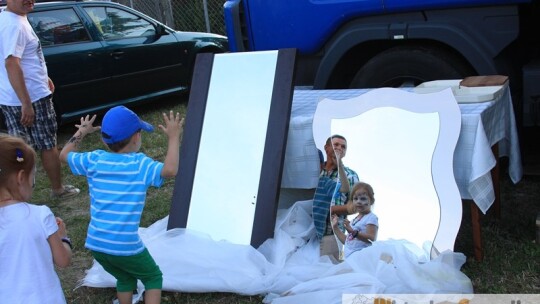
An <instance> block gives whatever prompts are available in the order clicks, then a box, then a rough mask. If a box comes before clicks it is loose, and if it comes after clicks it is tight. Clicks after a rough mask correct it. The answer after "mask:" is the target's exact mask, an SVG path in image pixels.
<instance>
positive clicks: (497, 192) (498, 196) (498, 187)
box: [491, 143, 501, 219]
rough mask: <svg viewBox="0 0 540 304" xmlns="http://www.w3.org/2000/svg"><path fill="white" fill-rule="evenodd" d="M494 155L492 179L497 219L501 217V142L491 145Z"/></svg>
mask: <svg viewBox="0 0 540 304" xmlns="http://www.w3.org/2000/svg"><path fill="white" fill-rule="evenodd" d="M491 151H492V152H493V156H495V160H496V162H495V167H493V169H491V180H492V181H493V191H494V192H495V201H494V202H493V211H494V212H495V217H496V218H497V219H500V218H501V182H500V180H499V174H500V165H499V144H498V143H496V144H494V145H493V147H491Z"/></svg>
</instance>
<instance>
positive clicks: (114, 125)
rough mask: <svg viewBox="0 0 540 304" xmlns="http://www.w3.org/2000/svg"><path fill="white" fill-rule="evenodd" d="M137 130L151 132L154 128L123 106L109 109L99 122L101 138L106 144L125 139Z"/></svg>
mask: <svg viewBox="0 0 540 304" xmlns="http://www.w3.org/2000/svg"><path fill="white" fill-rule="evenodd" d="M139 130H144V131H147V132H152V131H154V127H153V126H152V125H151V124H149V123H147V122H146V121H144V120H141V119H140V118H139V116H137V114H135V113H134V112H133V111H131V110H130V109H128V108H126V107H124V106H118V107H114V108H112V109H110V110H109V111H107V113H105V116H104V117H103V120H102V121H101V137H102V138H103V141H104V142H105V143H107V144H114V143H117V142H120V141H122V140H124V139H127V138H129V137H130V136H132V135H133V134H135V132H137V131H139Z"/></svg>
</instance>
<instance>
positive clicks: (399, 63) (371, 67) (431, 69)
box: [350, 46, 474, 88]
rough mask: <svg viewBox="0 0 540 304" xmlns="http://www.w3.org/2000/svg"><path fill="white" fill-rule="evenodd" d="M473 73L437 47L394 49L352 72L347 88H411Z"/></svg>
mask: <svg viewBox="0 0 540 304" xmlns="http://www.w3.org/2000/svg"><path fill="white" fill-rule="evenodd" d="M473 74H474V72H473V71H472V69H471V68H470V67H469V66H468V64H467V63H464V62H463V60H460V59H459V58H458V57H457V56H455V55H453V54H451V53H449V52H448V51H445V50H442V49H440V48H425V47H411V46H407V47H395V48H392V49H389V50H386V51H384V52H382V53H380V54H378V55H376V56H375V57H373V58H372V59H370V60H369V61H368V62H367V63H366V64H365V65H364V66H363V67H362V68H361V69H360V70H359V71H358V72H357V73H356V75H355V76H354V78H353V80H352V81H351V84H350V88H380V87H414V86H417V85H418V84H420V83H422V82H425V81H431V80H440V79H462V78H464V77H466V76H470V75H473Z"/></svg>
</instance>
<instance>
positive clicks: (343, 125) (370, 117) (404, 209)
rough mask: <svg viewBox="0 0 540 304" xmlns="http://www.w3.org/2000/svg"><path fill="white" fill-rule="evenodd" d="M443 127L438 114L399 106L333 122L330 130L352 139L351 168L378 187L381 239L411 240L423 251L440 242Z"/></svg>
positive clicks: (375, 208)
mask: <svg viewBox="0 0 540 304" xmlns="http://www.w3.org/2000/svg"><path fill="white" fill-rule="evenodd" d="M438 126H439V119H438V115H437V114H436V113H412V112H408V111H404V110H401V109H396V108H378V109H373V110H370V111H368V112H366V113H363V114H362V115H359V116H356V117H353V118H349V119H335V120H333V121H332V127H331V132H332V133H333V134H345V135H346V137H347V139H348V145H349V157H348V158H347V165H349V166H350V167H351V168H357V169H356V170H357V171H358V174H359V177H360V180H362V181H364V182H367V183H369V184H370V185H371V186H372V187H373V188H374V189H375V190H374V192H375V197H376V201H375V204H374V205H373V207H372V211H373V212H375V213H376V214H377V215H378V216H379V231H378V240H386V239H407V240H409V241H411V242H413V243H415V244H417V245H419V246H420V247H421V246H422V245H423V243H424V242H425V241H429V240H430V241H433V240H434V239H435V235H436V232H437V228H438V225H439V216H440V208H439V199H438V197H437V193H436V191H435V188H434V185H433V182H432V179H431V160H432V155H433V152H434V150H435V145H436V143H437V137H438V133H439V127H438ZM354 217H356V215H351V216H349V220H350V221H352V220H353V218H354Z"/></svg>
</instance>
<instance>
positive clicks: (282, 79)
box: [168, 49, 295, 247]
mask: <svg viewBox="0 0 540 304" xmlns="http://www.w3.org/2000/svg"><path fill="white" fill-rule="evenodd" d="M294 58H295V50H292V49H287V50H280V51H266V52H249V53H234V54H233V53H229V54H218V55H213V54H201V55H199V56H198V58H197V62H196V68H195V71H194V77H193V85H192V89H191V95H190V99H189V104H188V112H187V118H186V125H185V128H184V129H185V132H184V136H183V140H182V146H181V151H180V166H179V171H178V176H177V178H176V183H175V189H174V193H173V201H172V206H171V211H170V216H169V224H168V228H169V229H172V228H177V227H180V228H188V229H191V230H194V231H199V232H203V233H206V234H208V235H209V236H210V237H211V238H212V239H214V240H216V241H220V240H226V241H229V242H231V243H235V244H248V245H249V244H251V245H253V246H255V247H257V246H258V245H260V244H261V243H262V242H264V241H265V240H266V239H268V238H270V237H272V236H273V229H274V224H275V218H276V211H277V203H278V195H279V185H280V182H281V172H282V167H283V157H284V153H285V144H286V140H287V131H288V123H289V117H290V111H291V102H292V79H293V71H294Z"/></svg>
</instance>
